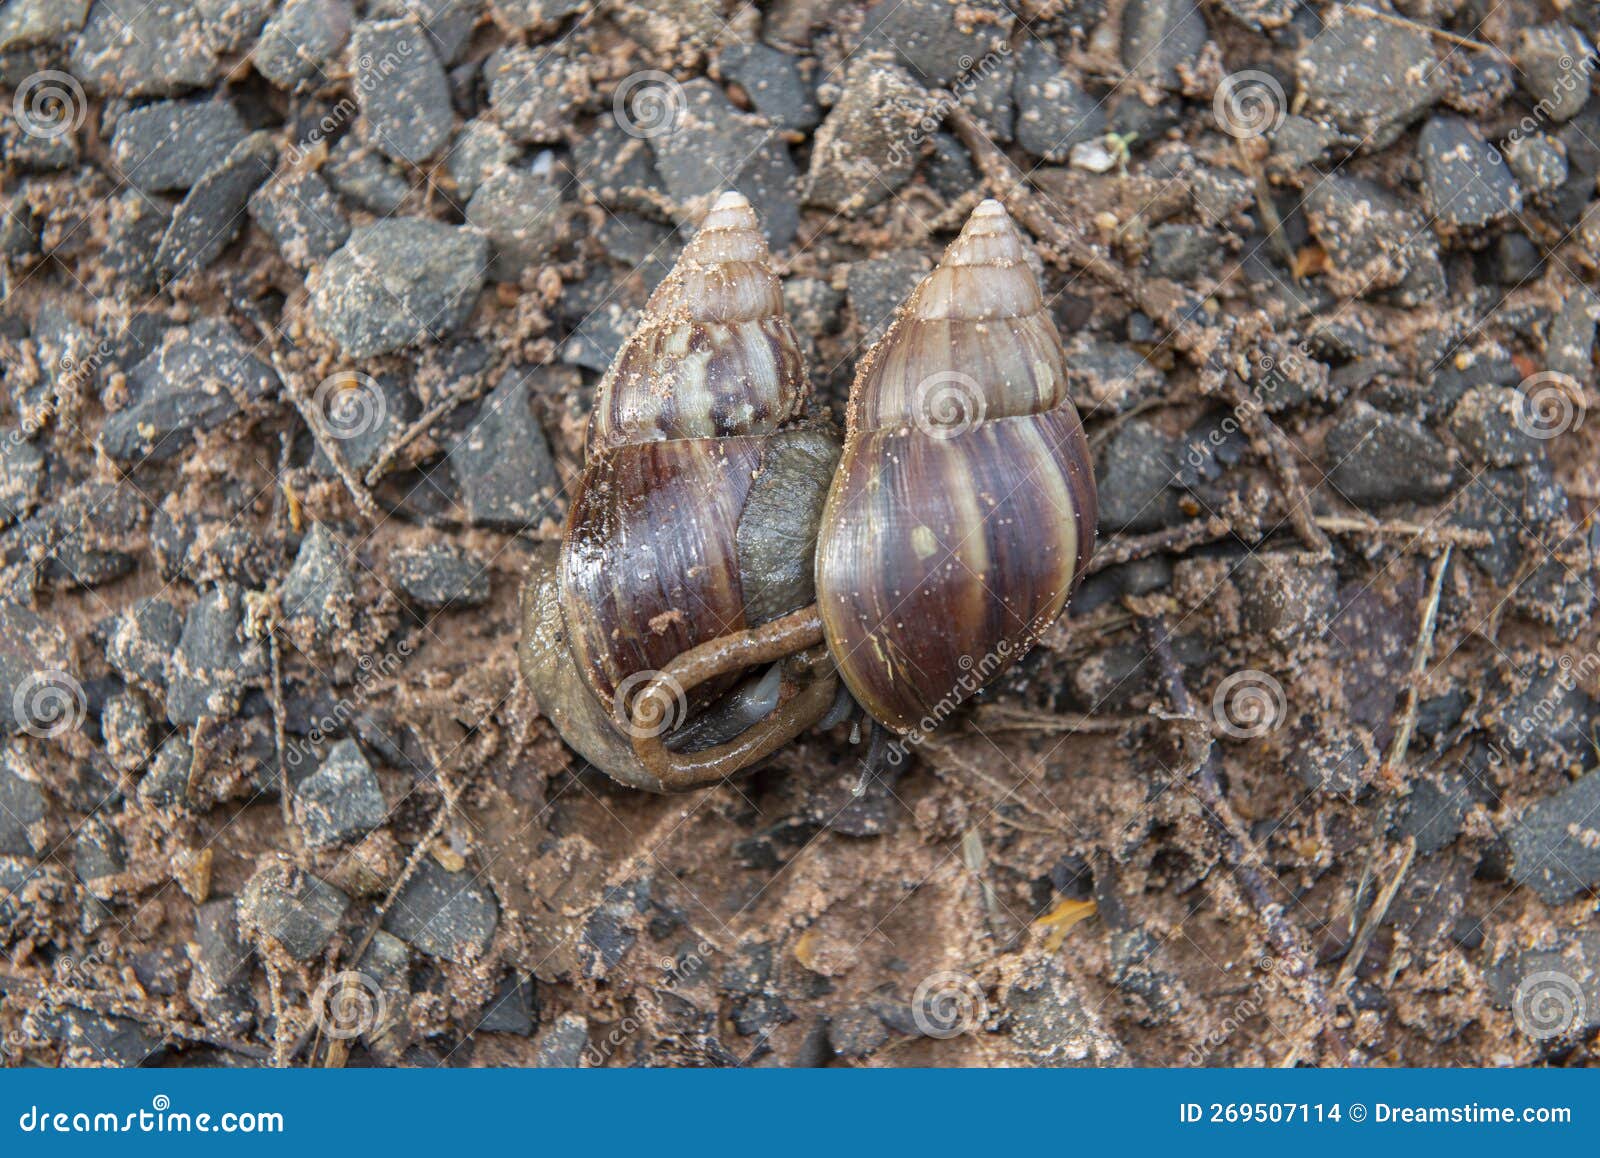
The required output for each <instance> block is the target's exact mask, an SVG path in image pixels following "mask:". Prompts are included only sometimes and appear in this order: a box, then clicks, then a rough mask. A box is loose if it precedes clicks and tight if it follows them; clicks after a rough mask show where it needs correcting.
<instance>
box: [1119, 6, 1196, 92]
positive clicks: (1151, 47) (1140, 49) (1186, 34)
mask: <svg viewBox="0 0 1600 1158" xmlns="http://www.w3.org/2000/svg"><path fill="white" fill-rule="evenodd" d="M1207 35H1208V32H1207V29H1206V21H1205V17H1204V16H1202V15H1201V14H1200V5H1199V3H1198V0H1128V3H1127V4H1126V5H1125V6H1124V8H1123V9H1122V63H1123V64H1124V65H1126V66H1127V68H1128V71H1129V72H1131V73H1132V74H1133V75H1134V76H1137V77H1140V78H1141V79H1144V80H1148V81H1150V82H1152V83H1154V84H1157V85H1160V86H1161V87H1162V88H1165V89H1171V90H1177V89H1179V88H1181V87H1182V86H1181V81H1180V77H1179V69H1180V68H1182V67H1184V66H1187V65H1192V64H1193V63H1194V62H1195V60H1196V58H1197V57H1198V56H1199V55H1200V49H1201V48H1203V47H1204V46H1205V42H1206V37H1207Z"/></svg>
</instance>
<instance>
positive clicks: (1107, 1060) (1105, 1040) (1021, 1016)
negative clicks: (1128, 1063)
mask: <svg viewBox="0 0 1600 1158" xmlns="http://www.w3.org/2000/svg"><path fill="white" fill-rule="evenodd" d="M1003 1006H1004V1008H1005V1010H1006V1012H1007V1013H1008V1014H1009V1016H1010V1028H1011V1040H1012V1042H1013V1043H1014V1044H1015V1045H1016V1046H1017V1047H1018V1048H1020V1049H1021V1050H1022V1051H1023V1053H1025V1054H1026V1055H1027V1057H1028V1059H1029V1060H1030V1061H1031V1062H1032V1063H1033V1064H1035V1065H1042V1066H1107V1065H1115V1064H1118V1063H1119V1062H1120V1061H1121V1060H1122V1056H1123V1051H1122V1045H1121V1043H1120V1042H1118V1041H1117V1040H1116V1038H1114V1037H1112V1036H1111V1035H1110V1034H1109V1033H1108V1032H1107V1031H1106V1029H1105V1028H1104V1027H1103V1026H1102V1025H1101V1023H1100V1020H1099V1018H1098V1017H1096V1015H1095V1014H1094V1012H1093V1011H1092V1010H1091V1009H1090V1008H1089V1006H1087V1005H1086V1004H1085V1003H1084V1000H1083V997H1082V995H1081V994H1080V993H1079V992H1078V988H1077V986H1076V985H1074V984H1073V982H1072V978H1071V977H1069V976H1068V974H1067V971H1066V969H1065V968H1064V967H1063V966H1062V965H1061V963H1060V962H1059V961H1057V960H1056V959H1055V958H1053V957H1033V958H1031V959H1025V961H1024V963H1023V965H1022V967H1021V969H1020V970H1019V972H1018V973H1017V976H1016V977H1015V978H1013V979H1012V981H1011V982H1010V984H1009V986H1008V987H1007V989H1006V992H1005V995H1004V999H1003Z"/></svg>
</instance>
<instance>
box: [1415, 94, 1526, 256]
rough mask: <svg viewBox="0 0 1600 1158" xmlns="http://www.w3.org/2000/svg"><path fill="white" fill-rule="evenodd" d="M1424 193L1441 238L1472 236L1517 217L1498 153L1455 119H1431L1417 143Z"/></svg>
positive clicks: (1515, 192)
mask: <svg viewBox="0 0 1600 1158" xmlns="http://www.w3.org/2000/svg"><path fill="white" fill-rule="evenodd" d="M1417 152H1418V154H1419V155H1420V156H1421V157H1422V175H1423V190H1424V192H1425V193H1426V195H1427V201H1428V208H1429V211H1430V212H1431V213H1433V215H1434V224H1435V226H1436V227H1437V228H1438V229H1439V231H1440V232H1441V233H1444V234H1455V233H1459V232H1460V231H1463V230H1465V231H1475V230H1480V229H1483V228H1485V227H1487V226H1488V225H1489V224H1490V223H1491V222H1494V221H1498V220H1500V219H1501V218H1503V217H1508V216H1510V215H1512V214H1515V213H1519V212H1521V211H1522V190H1521V189H1519V188H1518V187H1517V181H1516V178H1515V177H1513V176H1512V175H1511V170H1510V168H1509V167H1507V165H1506V163H1505V160H1504V158H1502V157H1501V156H1500V153H1499V152H1498V151H1497V150H1496V149H1493V148H1491V147H1490V146H1489V145H1488V144H1486V143H1485V142H1484V140H1483V138H1481V137H1480V136H1478V134H1477V131H1476V130H1475V129H1474V128H1473V127H1472V125H1471V124H1470V123H1469V122H1467V121H1464V120H1462V119H1461V118H1460V117H1434V118H1433V119H1432V120H1430V121H1429V122H1428V123H1427V124H1426V125H1424V126H1423V127H1422V133H1421V135H1420V136H1419V137H1418V138H1417Z"/></svg>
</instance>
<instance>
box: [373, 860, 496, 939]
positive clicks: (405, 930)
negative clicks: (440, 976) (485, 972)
mask: <svg viewBox="0 0 1600 1158" xmlns="http://www.w3.org/2000/svg"><path fill="white" fill-rule="evenodd" d="M498 924H499V911H498V909H497V908H496V907H495V903H494V897H493V896H492V895H491V894H490V893H489V891H488V890H487V889H486V888H484V887H483V886H482V885H480V884H479V883H478V882H477V881H476V880H475V879H474V878H473V876H472V874H471V873H468V872H458V873H453V872H449V871H447V870H446V869H444V868H443V867H442V866H441V865H440V864H439V862H438V861H436V860H433V859H432V858H431V857H428V858H424V859H423V861H422V863H421V864H419V865H418V866H417V870H416V872H415V873H413V874H412V876H411V879H410V880H409V881H407V882H406V886H405V888H404V889H402V890H401V892H400V895H399V896H398V897H396V898H395V902H394V907H393V908H391V909H390V910H389V912H388V914H387V915H386V916H385V917H384V919H383V927H384V928H385V929H386V930H388V931H389V932H390V933H392V934H394V935H395V936H396V937H399V938H400V939H401V940H402V941H405V942H406V943H407V944H409V945H411V946H413V947H414V948H417V949H420V950H422V952H424V953H427V954H429V955H430V956H434V957H442V958H443V959H444V960H446V961H472V960H476V959H477V958H479V957H481V956H482V955H483V951H484V950H485V949H487V948H488V947H489V940H490V938H492V937H493V936H494V931H495V927H496V925H498Z"/></svg>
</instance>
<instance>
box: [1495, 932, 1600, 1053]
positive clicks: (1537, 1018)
mask: <svg viewBox="0 0 1600 1158" xmlns="http://www.w3.org/2000/svg"><path fill="white" fill-rule="evenodd" d="M1484 980H1485V981H1486V982H1488V987H1489V993H1490V995H1491V999H1492V1000H1493V1002H1494V1004H1495V1005H1496V1006H1497V1007H1499V1008H1501V1009H1510V1010H1512V1011H1513V1021H1514V1022H1515V1024H1516V1026H1517V1029H1518V1031H1519V1032H1521V1033H1523V1034H1527V1035H1530V1036H1533V1037H1534V1038H1535V1039H1536V1040H1538V1041H1541V1042H1544V1043H1546V1045H1547V1046H1550V1047H1555V1048H1561V1047H1562V1046H1563V1043H1566V1042H1573V1041H1580V1040H1582V1039H1583V1038H1584V1037H1586V1036H1587V1035H1588V1034H1589V1033H1591V1032H1592V1031H1594V1030H1595V1029H1597V1028H1600V933H1596V932H1593V931H1592V930H1586V929H1585V930H1580V929H1572V930H1568V929H1562V930H1559V931H1557V933H1556V936H1555V940H1554V942H1553V943H1551V944H1549V945H1548V947H1546V948H1540V949H1522V950H1521V951H1519V952H1516V953H1514V954H1513V955H1512V956H1510V957H1508V958H1507V959H1506V960H1504V961H1501V962H1499V963H1498V964H1496V965H1495V966H1493V967H1491V968H1489V969H1486V970H1484Z"/></svg>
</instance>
